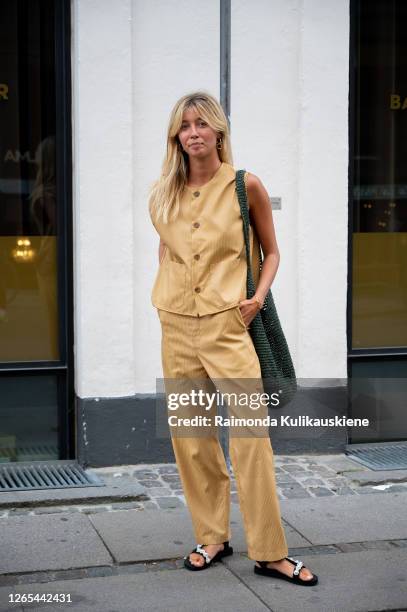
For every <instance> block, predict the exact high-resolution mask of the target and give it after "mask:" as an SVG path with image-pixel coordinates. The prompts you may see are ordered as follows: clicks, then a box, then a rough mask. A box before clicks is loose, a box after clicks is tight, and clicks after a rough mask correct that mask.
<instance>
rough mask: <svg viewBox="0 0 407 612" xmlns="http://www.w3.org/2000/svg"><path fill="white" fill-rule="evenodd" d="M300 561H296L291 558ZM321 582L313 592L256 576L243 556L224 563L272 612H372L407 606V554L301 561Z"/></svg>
mask: <svg viewBox="0 0 407 612" xmlns="http://www.w3.org/2000/svg"><path fill="white" fill-rule="evenodd" d="M295 558H298V557H295ZM301 560H302V561H303V562H304V563H305V565H306V566H307V567H308V568H309V569H310V570H311V571H312V572H314V573H315V574H316V575H317V576H318V579H319V582H318V584H317V585H315V586H313V587H302V586H299V585H294V584H290V583H288V582H285V581H283V580H278V579H275V578H268V577H264V576H258V575H257V574H255V573H254V572H253V562H251V561H250V560H247V559H245V558H244V557H243V556H232V557H228V558H227V559H225V560H224V564H225V565H226V566H227V567H229V568H230V569H231V570H232V571H233V572H234V573H235V574H236V575H237V576H238V577H239V578H240V579H241V580H242V581H243V583H244V584H245V585H246V586H247V587H248V588H249V589H251V590H252V591H253V592H254V593H256V595H258V596H259V598H260V599H261V600H262V601H264V602H265V603H266V604H267V606H269V608H270V609H271V610H278V612H292V611H293V610H295V609H297V610H298V609H299V610H301V612H350V611H351V612H366V610H369V612H374V611H375V610H404V609H405V608H406V604H407V577H406V572H405V569H404V568H405V564H406V560H407V551H406V550H405V549H403V550H397V549H394V550H391V551H377V550H376V551H373V550H371V551H366V552H353V553H339V554H336V555H315V556H310V555H309V556H307V555H304V556H301Z"/></svg>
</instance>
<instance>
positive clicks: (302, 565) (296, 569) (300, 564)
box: [287, 557, 305, 576]
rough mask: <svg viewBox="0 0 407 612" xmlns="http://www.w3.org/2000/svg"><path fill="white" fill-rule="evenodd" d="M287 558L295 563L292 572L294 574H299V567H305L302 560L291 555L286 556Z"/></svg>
mask: <svg viewBox="0 0 407 612" xmlns="http://www.w3.org/2000/svg"><path fill="white" fill-rule="evenodd" d="M287 559H289V560H290V561H292V562H293V563H295V564H296V565H295V568H294V572H293V574H294V576H299V574H300V571H301V568H302V567H305V565H304V563H303V562H302V561H299V560H298V559H293V557H287Z"/></svg>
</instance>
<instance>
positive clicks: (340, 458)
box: [307, 455, 371, 473]
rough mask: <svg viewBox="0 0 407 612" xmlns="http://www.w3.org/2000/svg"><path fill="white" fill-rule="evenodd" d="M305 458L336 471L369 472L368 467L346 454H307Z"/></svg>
mask: <svg viewBox="0 0 407 612" xmlns="http://www.w3.org/2000/svg"><path fill="white" fill-rule="evenodd" d="M307 459H309V460H310V461H315V462H316V464H317V465H322V466H326V467H328V468H330V469H331V470H335V471H336V472H337V473H341V472H344V471H348V472H351V471H353V470H357V471H360V470H366V471H368V472H370V471H371V470H370V469H369V468H368V467H365V466H363V465H361V464H360V463H359V462H358V461H353V460H352V459H349V458H348V457H347V456H346V455H316V456H315V457H313V456H312V455H307Z"/></svg>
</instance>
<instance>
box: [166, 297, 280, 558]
mask: <svg viewBox="0 0 407 612" xmlns="http://www.w3.org/2000/svg"><path fill="white" fill-rule="evenodd" d="M158 316H159V318H160V322H161V328H162V343H161V355H162V365H163V374H164V379H165V381H164V382H165V387H166V392H167V382H166V379H179V378H181V379H191V378H192V379H204V378H206V379H211V382H212V381H213V380H214V379H215V380H217V379H221V380H223V381H224V380H225V379H229V380H232V381H233V384H235V385H237V387H240V386H241V384H242V381H243V379H246V380H247V379H250V380H248V383H249V386H250V385H251V387H252V388H253V380H255V381H256V382H255V384H256V386H257V389H258V388H259V386H260V389H263V387H262V382H261V372H260V365H259V361H258V358H257V354H256V351H255V349H254V346H253V342H252V340H251V337H250V334H249V332H248V330H247V329H246V327H245V324H244V321H243V318H242V315H241V312H240V309H239V307H238V306H237V307H233V308H231V309H229V310H225V311H223V312H218V313H215V314H211V315H205V316H202V317H192V316H187V315H180V314H175V313H170V312H167V311H164V310H158ZM218 388H219V387H218ZM167 398H168V393H167ZM228 410H229V414H230V408H229V406H228ZM257 414H260V413H258V412H256V416H257ZM261 414H262V415H263V416H264V414H267V409H266V410H265V411H264V410H263V411H262V413H261ZM170 431H171V440H172V445H173V449H174V454H175V459H176V462H177V466H178V471H179V474H180V478H181V481H182V486H183V490H184V494H185V499H186V501H187V505H188V508H189V511H190V513H191V517H192V523H193V529H194V534H195V538H196V541H197V543H203V544H218V543H222V542H224V541H225V540H231V530H230V524H229V518H230V480H229V473H228V470H227V466H226V463H225V458H224V454H223V451H222V448H221V446H220V443H219V440H218V437H217V435H196V436H193V437H191V436H188V437H179V436H176V435H173V430H172V428H170ZM229 454H230V459H231V462H232V467H233V473H234V475H235V478H236V484H237V491H238V497H239V503H240V508H241V512H242V517H243V522H244V528H245V533H246V541H247V551H248V556H249V558H251V559H255V560H260V561H266V560H267V561H274V560H278V559H282V558H283V557H285V556H286V555H287V554H288V548H287V542H286V538H285V534H284V529H283V526H282V523H281V515H280V507H279V501H278V496H277V490H276V481H275V474H274V457H273V450H272V447H271V442H270V438H269V435H268V429H267V435H264V433H263V434H261V435H259V436H257V437H256V436H255V435H250V434H249V435H244V434H243V435H241V436H234V435H232V434H230V436H229Z"/></svg>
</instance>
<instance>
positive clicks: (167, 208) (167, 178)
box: [149, 91, 233, 223]
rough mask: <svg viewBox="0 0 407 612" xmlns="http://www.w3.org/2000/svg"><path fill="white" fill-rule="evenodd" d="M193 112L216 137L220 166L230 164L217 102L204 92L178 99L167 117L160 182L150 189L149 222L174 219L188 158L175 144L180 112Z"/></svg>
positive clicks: (225, 124)
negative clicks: (150, 220) (218, 135)
mask: <svg viewBox="0 0 407 612" xmlns="http://www.w3.org/2000/svg"><path fill="white" fill-rule="evenodd" d="M190 108H193V109H194V110H196V111H197V112H198V113H199V115H200V117H201V118H202V119H203V120H204V121H206V122H207V123H208V125H209V126H210V127H211V128H212V129H213V130H215V131H216V132H218V133H219V134H220V137H221V139H222V147H221V149H220V150H219V149H218V155H219V159H220V161H221V162H226V163H228V164H232V163H233V161H232V151H231V146H230V136H229V126H228V122H227V119H226V115H225V113H224V112H223V108H222V107H221V105H220V104H219V102H218V101H217V100H216V98H214V97H213V96H212V95H210V94H209V93H206V92H205V91H195V92H192V93H190V94H186V95H185V96H182V98H180V99H179V100H178V101H177V102H176V104H175V106H174V108H173V110H172V112H171V115H170V121H169V125H168V132H167V155H166V157H165V158H164V161H163V164H162V170H161V176H160V178H159V179H158V180H157V181H155V182H154V183H153V185H152V187H151V189H150V195H149V210H150V214H151V216H152V218H153V219H158V218H159V217H162V219H163V222H164V223H167V222H168V220H169V218H170V217H171V216H172V217H173V218H174V219H175V218H176V217H177V216H178V213H179V207H180V197H181V194H182V192H183V191H184V187H185V184H186V182H187V180H188V168H189V161H188V154H187V153H185V151H183V149H182V148H181V144H180V142H179V140H178V133H179V131H180V129H181V125H182V118H183V114H184V111H186V110H189V109H190Z"/></svg>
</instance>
